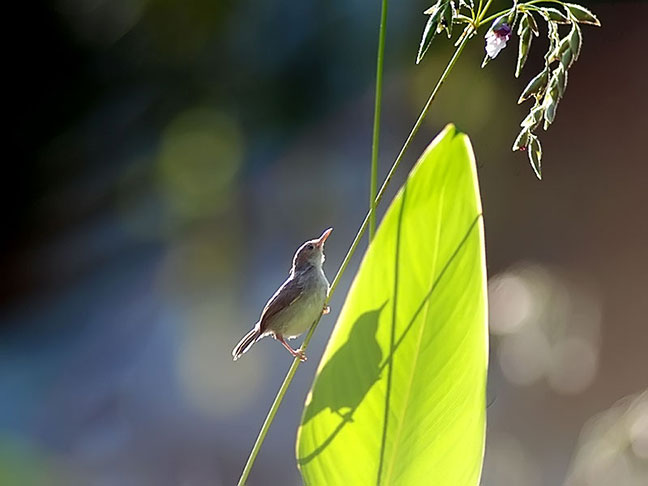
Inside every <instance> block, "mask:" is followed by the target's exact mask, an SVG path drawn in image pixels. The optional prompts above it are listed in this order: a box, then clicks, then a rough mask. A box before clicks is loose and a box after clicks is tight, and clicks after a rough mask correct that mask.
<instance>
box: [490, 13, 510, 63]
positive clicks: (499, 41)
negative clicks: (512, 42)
mask: <svg viewBox="0 0 648 486" xmlns="http://www.w3.org/2000/svg"><path fill="white" fill-rule="evenodd" d="M510 38H511V28H510V27H509V26H508V24H506V23H504V22H502V21H501V20H499V19H498V20H496V21H495V22H493V25H492V26H491V28H490V30H489V31H488V32H487V33H486V54H487V55H488V57H490V58H491V59H495V57H497V55H498V54H499V53H500V51H501V50H502V49H504V48H505V47H506V43H507V42H508V40H509V39H510Z"/></svg>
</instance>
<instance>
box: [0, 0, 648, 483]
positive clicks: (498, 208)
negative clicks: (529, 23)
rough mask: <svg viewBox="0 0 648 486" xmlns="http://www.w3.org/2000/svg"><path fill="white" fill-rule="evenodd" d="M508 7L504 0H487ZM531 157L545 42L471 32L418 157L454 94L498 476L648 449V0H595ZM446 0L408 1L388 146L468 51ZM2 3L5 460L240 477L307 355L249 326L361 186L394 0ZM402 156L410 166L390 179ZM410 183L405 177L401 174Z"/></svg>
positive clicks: (399, 9) (614, 470)
mask: <svg viewBox="0 0 648 486" xmlns="http://www.w3.org/2000/svg"><path fill="white" fill-rule="evenodd" d="M495 3H496V4H498V3H499V5H496V6H502V7H504V6H506V5H507V3H506V2H495ZM584 3H585V4H586V5H588V6H590V7H591V8H592V9H593V10H594V11H595V12H596V13H597V14H598V15H599V18H600V19H601V21H602V23H603V28H602V29H596V28H593V27H584V29H583V30H584V47H583V51H582V54H581V58H580V59H579V60H578V62H577V63H576V64H575V65H574V66H573V68H572V69H571V71H570V77H569V87H568V89H567V93H566V96H565V98H564V100H563V101H562V102H561V104H560V107H559V110H558V115H557V119H556V122H555V123H554V124H553V125H552V127H551V128H550V130H549V131H548V132H547V133H546V134H544V136H543V138H542V141H543V148H544V160H543V165H544V167H543V175H544V178H545V180H543V181H542V182H538V181H537V180H536V179H535V176H534V175H533V172H532V170H531V168H530V167H529V165H528V161H527V158H526V155H525V154H519V153H511V152H510V147H511V145H512V143H513V140H514V138H515V136H516V134H517V127H518V124H519V122H520V121H521V120H522V118H523V117H524V116H525V114H526V112H527V110H528V106H526V105H525V106H522V107H520V106H517V105H516V100H517V97H518V95H519V93H520V91H521V90H522V88H523V87H524V85H525V84H526V82H527V81H528V80H529V79H530V78H531V77H532V76H533V75H534V74H535V72H537V70H538V69H539V67H540V66H541V65H542V55H543V53H544V51H543V49H544V43H543V41H541V40H540V41H536V42H535V43H534V46H533V47H532V53H531V56H530V59H529V62H528V65H527V67H526V68H525V71H524V72H523V75H522V76H521V78H520V79H519V80H515V79H514V77H513V72H514V63H515V55H516V50H517V45H516V42H515V40H512V41H511V42H512V43H511V44H510V45H509V47H507V49H506V50H504V51H503V52H502V54H501V55H500V56H499V57H498V58H497V59H496V60H495V61H493V62H491V63H490V64H489V65H488V66H487V67H486V68H485V69H484V70H480V69H479V64H480V62H481V59H482V57H483V40H482V39H481V38H480V39H475V40H474V41H472V42H471V43H470V44H469V47H468V48H467V50H466V52H465V54H464V55H463V56H462V58H461V60H460V62H459V64H458V66H457V67H456V69H455V70H454V71H453V73H452V74H451V77H450V79H449V82H448V83H447V84H446V85H445V86H444V88H443V89H442V91H441V93H440V96H439V98H438V100H437V102H436V103H435V105H433V109H432V112H431V114H430V116H429V117H428V121H427V122H426V124H425V126H424V127H423V129H422V130H421V132H420V134H419V136H418V137H417V140H416V143H415V146H414V147H413V149H412V150H411V151H410V153H409V155H408V157H407V159H408V160H407V162H406V163H404V164H403V165H404V167H403V170H402V171H400V173H399V180H402V178H403V177H404V175H405V174H406V172H407V170H408V168H409V167H410V166H411V164H412V163H413V161H414V160H415V159H416V158H417V156H418V155H419V154H420V152H421V150H422V148H423V147H425V146H426V145H427V143H428V142H429V141H430V140H431V139H432V138H433V137H434V135H435V134H436V133H437V132H438V131H439V130H440V129H441V128H442V127H443V126H444V125H445V124H446V123H447V122H451V121H452V122H455V123H456V124H457V125H458V127H459V128H460V129H462V130H463V131H465V132H467V133H468V134H469V135H470V136H471V138H472V140H473V144H474V147H475V152H476V155H477V159H478V165H479V177H480V180H481V189H482V197H483V203H484V211H485V223H486V237H487V255H488V270H489V275H490V283H489V292H490V298H491V332H492V350H491V371H490V382H489V399H490V401H491V402H492V404H491V406H490V407H489V409H488V415H489V424H488V439H487V454H486V462H485V470H484V479H483V484H484V485H485V486H508V485H512V486H517V485H522V484H523V485H525V486H545V485H547V486H550V485H556V484H565V485H568V486H581V485H588V486H589V485H594V486H609V485H611V484H614V485H615V486H635V485H637V486H638V485H640V484H646V483H645V482H644V481H645V480H646V478H648V397H647V396H646V395H645V394H644V395H639V394H640V393H641V392H642V391H644V390H645V389H646V387H647V386H648V325H647V324H648V322H647V319H646V315H647V312H648V304H647V298H646V296H647V294H648V256H647V255H646V252H647V249H648V223H647V222H648V195H647V192H646V191H647V190H648V189H647V188H648V164H646V161H647V159H646V151H645V137H646V133H648V116H647V115H646V114H647V113H648V94H647V91H646V73H647V71H646V60H645V59H646V54H645V52H646V48H648V45H647V41H646V38H645V25H644V24H645V19H646V18H647V17H648V8H647V7H646V4H644V3H640V2H634V3H624V2H584ZM429 6H430V5H429V2H427V3H426V2H410V3H409V4H402V3H397V2H396V3H393V5H392V6H391V9H390V13H389V15H390V16H389V24H388V33H387V53H386V56H387V57H386V80H385V101H384V107H383V114H384V119H383V132H382V137H383V138H382V146H381V157H380V160H381V170H382V173H384V171H386V169H387V167H388V166H389V165H390V164H391V161H392V160H393V158H394V157H395V155H396V154H397V152H398V150H399V148H400V144H401V143H402V141H403V140H404V137H405V136H406V134H407V133H408V131H409V129H410V128H411V125H412V124H413V121H414V119H415V117H416V115H417V114H418V111H419V110H420V108H421V106H422V104H423V103H424V101H425V99H426V97H427V95H428V93H429V91H430V90H431V88H432V86H433V84H434V83H435V81H436V79H437V78H438V76H439V74H440V71H441V69H442V67H443V65H445V62H446V61H447V59H448V57H449V55H450V43H449V42H447V41H446V40H444V39H443V38H439V39H438V40H437V41H435V43H434V44H433V46H432V48H431V49H430V51H429V52H428V54H427V56H426V58H425V60H424V61H423V63H422V64H421V65H419V66H416V65H415V64H414V60H415V56H416V50H417V47H418V42H419V39H420V34H421V32H422V29H423V26H424V25H425V20H426V19H425V16H423V15H422V11H423V10H425V9H426V8H427V7H429ZM7 7H8V9H7V11H6V13H5V24H6V26H5V31H6V34H5V37H6V39H7V42H6V48H5V57H6V58H7V59H8V61H7V62H6V63H5V65H6V70H5V72H6V74H5V79H6V82H7V84H8V89H6V90H5V93H6V96H5V97H6V103H7V104H8V116H7V126H8V133H6V136H5V140H6V141H7V142H8V150H7V151H6V153H5V156H4V157H3V159H4V163H3V169H4V170H3V176H2V191H1V192H0V194H1V196H0V197H1V198H2V206H1V207H2V212H3V225H2V239H1V240H0V244H1V245H2V246H1V252H0V262H1V268H2V269H3V278H2V279H1V280H0V484H2V486H4V485H7V486H13V485H16V486H30V485H38V486H40V485H55V486H58V485H70V486H72V485H74V486H76V485H98V486H99V485H100V486H107V485H110V486H112V485H118V486H130V485H137V486H140V485H155V486H166V485H169V486H176V485H177V486H202V485H205V486H206V485H212V486H214V485H231V484H234V482H235V481H236V478H237V477H238V474H239V472H240V470H241V468H242V466H243V463H244V461H245V458H246V457H247V454H248V452H249V449H250V447H251V445H252V442H253V440H254V438H255V436H256V433H257V431H258V429H259V427H260V425H261V423H262V420H263V417H264V415H265V413H266V411H267V409H268V407H269V405H270V403H271V400H272V398H273V396H274V393H275V392H276V390H277V388H278V386H279V384H280V382H281V379H282V377H283V375H284V373H285V372H286V370H287V369H288V367H289V365H290V359H289V356H288V354H287V353H286V352H285V350H284V349H283V348H282V347H281V346H279V345H278V344H277V343H273V342H271V340H266V341H263V342H261V343H259V344H258V345H257V346H255V348H254V349H253V350H252V352H250V353H248V354H246V355H245V357H244V359H241V360H240V361H237V362H236V363H233V362H232V361H231V357H230V351H231V348H232V347H233V346H234V344H235V343H236V342H237V340H238V339H239V338H240V336H241V335H242V334H243V333H244V332H245V331H247V330H248V329H249V327H250V326H251V325H252V323H254V322H255V321H256V320H257V318H258V314H259V312H260V310H261V308H262V307H263V304H264V303H265V301H266V299H267V298H268V297H269V296H270V295H271V293H272V292H273V291H274V290H275V288H276V287H277V286H278V285H279V284H280V283H281V282H282V280H283V279H284V278H285V275H286V273H287V271H288V269H289V265H290V258H291V257H292V253H293V251H294V249H295V248H296V247H297V245H299V244H300V243H301V242H302V241H304V240H306V239H308V238H311V237H314V236H317V235H319V234H320V233H321V231H322V230H323V229H324V228H326V227H329V226H333V227H334V228H335V231H334V233H333V235H332V236H331V238H330V239H329V241H328V242H327V263H326V264H325V269H326V272H327V273H328V275H329V277H332V276H333V275H334V273H335V270H336V269H337V265H338V264H339V262H340V261H341V258H342V256H343V255H344V252H345V251H346V248H347V247H348V245H349V244H350V242H351V239H352V237H353V235H354V234H355V231H356V229H357V227H358V226H359V224H360V223H361V221H362V218H363V216H364V213H365V211H366V206H367V201H366V200H367V199H368V197H367V196H366V194H367V192H368V173H369V158H370V141H371V140H370V139H371V122H372V111H373V83H374V81H373V75H374V69H375V67H374V64H375V45H376V38H377V24H378V17H379V4H378V2H368V1H360V0H354V1H345V2H343V1H329V2H324V1H305V2H288V1H285V0H275V1H265V0H261V1H257V2H234V1H229V0H218V1H207V0H189V1H183V2H172V1H162V0H112V1H107V0H85V1H84V0H60V1H55V2H33V3H32V2H29V3H26V2H13V3H12V4H11V5H9V4H8V5H7ZM397 182H398V181H397ZM396 188H397V184H394V185H393V187H392V188H391V191H390V197H391V195H393V194H394V192H395V190H396ZM358 261H359V258H355V259H354V261H353V263H352V268H351V269H350V271H349V272H347V274H346V276H345V278H344V279H343V281H342V283H341V285H340V287H339V291H338V292H337V294H336V295H335V297H334V299H333V302H332V310H333V311H332V314H331V315H330V316H327V317H325V318H324V319H323V321H322V325H321V326H320V327H319V329H318V332H317V334H316V336H315V339H314V340H313V343H312V345H311V347H310V350H309V355H310V356H311V360H309V361H308V363H307V364H306V365H305V366H303V367H301V368H300V370H299V372H298V374H297V377H296V379H295V381H294V383H293V386H292V388H291V389H290V390H289V392H288V394H287V396H286V400H285V403H284V406H283V407H282V408H281V409H280V411H279V413H278V416H277V419H276V421H275V423H274V424H273V427H272V429H271V430H270V433H269V435H268V440H267V441H266V444H265V446H264V448H263V449H262V451H261V454H260V456H259V458H258V461H257V463H256V465H255V469H254V471H253V473H252V475H251V478H250V483H249V484H250V485H251V486H254V485H297V484H300V479H299V474H298V472H297V469H296V466H295V459H294V439H295V433H296V429H297V425H298V423H299V418H300V414H301V409H302V406H303V401H304V398H305V395H306V392H307V390H308V387H309V385H310V383H311V380H312V376H313V374H314V371H315V368H316V364H317V361H318V358H319V356H320V355H321V352H322V350H323V348H324V345H325V343H326V339H327V337H328V335H329V333H330V330H331V327H332V325H333V323H334V322H335V317H336V315H337V312H338V310H339V309H340V307H341V304H342V302H343V297H344V294H345V292H346V290H347V289H348V286H349V284H350V280H351V277H352V275H353V271H354V270H355V268H357V263H358Z"/></svg>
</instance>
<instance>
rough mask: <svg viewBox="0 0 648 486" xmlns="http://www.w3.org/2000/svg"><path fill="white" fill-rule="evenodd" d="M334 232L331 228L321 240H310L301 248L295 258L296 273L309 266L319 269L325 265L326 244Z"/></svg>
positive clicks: (294, 267)
mask: <svg viewBox="0 0 648 486" xmlns="http://www.w3.org/2000/svg"><path fill="white" fill-rule="evenodd" d="M332 231H333V228H329V229H327V230H326V231H324V233H322V236H320V237H319V238H316V239H314V240H309V241H307V242H306V243H304V244H303V245H302V246H300V247H299V249H298V250H297V252H296V253H295V257H294V258H293V270H294V271H299V270H300V269H303V268H306V267H308V266H314V267H317V268H320V267H321V266H322V264H323V263H324V242H325V241H326V239H327V238H328V237H329V235H330V234H331V232H332Z"/></svg>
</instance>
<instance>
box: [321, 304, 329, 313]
mask: <svg viewBox="0 0 648 486" xmlns="http://www.w3.org/2000/svg"><path fill="white" fill-rule="evenodd" d="M329 312H331V308H330V307H329V306H328V305H325V306H324V310H323V311H322V314H323V315H326V314H328V313H329Z"/></svg>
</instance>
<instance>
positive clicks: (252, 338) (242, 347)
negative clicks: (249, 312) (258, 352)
mask: <svg viewBox="0 0 648 486" xmlns="http://www.w3.org/2000/svg"><path fill="white" fill-rule="evenodd" d="M260 337H261V328H260V326H258V325H256V326H254V328H252V330H251V331H250V332H248V333H247V334H246V335H245V336H243V339H241V340H240V341H239V343H238V344H237V345H236V347H235V348H234V349H233V350H232V358H234V361H236V360H237V359H239V358H240V357H241V355H242V354H243V353H245V352H246V351H247V350H248V349H250V348H251V347H252V345H253V344H254V343H256V342H257V339H259V338H260Z"/></svg>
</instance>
